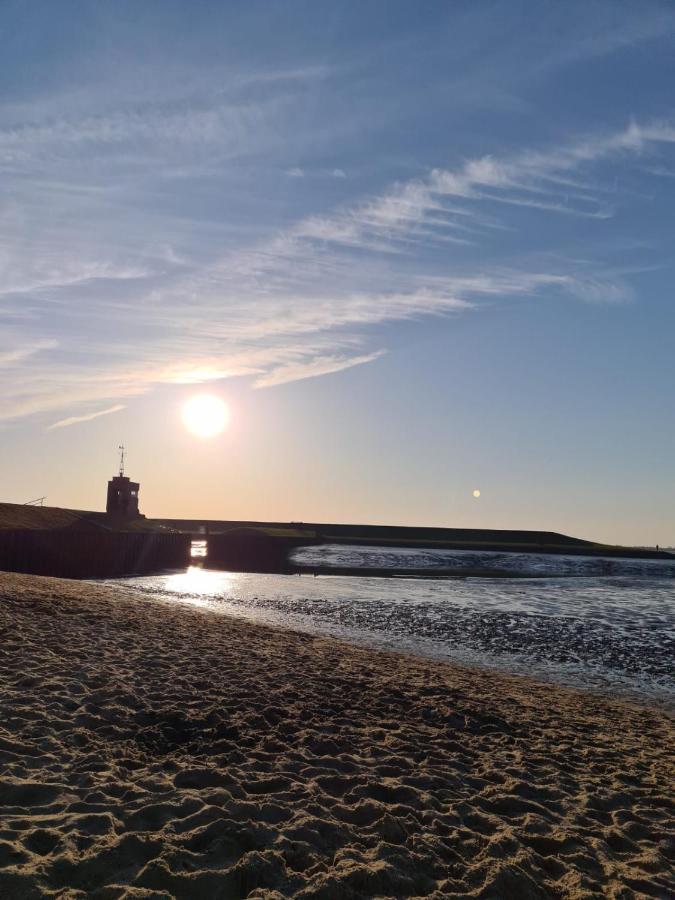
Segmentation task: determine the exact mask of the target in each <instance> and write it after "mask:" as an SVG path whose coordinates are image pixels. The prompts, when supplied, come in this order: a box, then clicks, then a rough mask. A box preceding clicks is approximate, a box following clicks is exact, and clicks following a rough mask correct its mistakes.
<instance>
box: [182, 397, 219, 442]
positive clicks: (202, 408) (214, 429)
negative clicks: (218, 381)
mask: <svg viewBox="0 0 675 900" xmlns="http://www.w3.org/2000/svg"><path fill="white" fill-rule="evenodd" d="M229 421H230V410H229V408H228V406H227V403H225V401H224V400H221V399H220V397H216V396H214V395H213V394H198V395H197V396H196V397H191V398H190V399H189V400H188V401H187V403H185V404H184V405H183V424H184V425H185V427H186V428H187V430H188V431H191V432H192V434H194V435H196V436H197V437H200V438H210V437H215V436H216V435H217V434H220V433H221V432H222V431H224V430H225V428H226V427H227V424H228V422H229Z"/></svg>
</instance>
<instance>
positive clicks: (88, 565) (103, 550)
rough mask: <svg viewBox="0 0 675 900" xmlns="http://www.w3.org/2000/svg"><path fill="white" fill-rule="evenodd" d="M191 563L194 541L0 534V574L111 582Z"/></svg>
mask: <svg viewBox="0 0 675 900" xmlns="http://www.w3.org/2000/svg"><path fill="white" fill-rule="evenodd" d="M189 563H190V536H189V535H185V534H175V533H160V532H152V531H148V532H141V531H138V532H133V531H114V530H109V531H105V530H103V529H101V530H98V531H77V530H70V529H63V530H59V529H57V530H44V531H43V530H39V529H3V530H0V569H2V570H5V571H7V572H24V573H26V574H30V575H51V576H54V577H59V578H113V577H115V576H118V575H133V574H144V573H149V572H157V571H160V570H162V569H175V568H184V567H185V566H187V565H189Z"/></svg>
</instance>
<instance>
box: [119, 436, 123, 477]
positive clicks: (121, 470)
mask: <svg viewBox="0 0 675 900" xmlns="http://www.w3.org/2000/svg"><path fill="white" fill-rule="evenodd" d="M118 449H119V451H120V478H122V476H123V475H124V444H120V445H119V448H118Z"/></svg>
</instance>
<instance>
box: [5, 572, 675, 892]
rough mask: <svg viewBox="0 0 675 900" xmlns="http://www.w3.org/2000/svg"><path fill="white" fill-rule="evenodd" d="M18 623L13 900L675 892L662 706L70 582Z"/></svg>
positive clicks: (24, 581)
mask: <svg viewBox="0 0 675 900" xmlns="http://www.w3.org/2000/svg"><path fill="white" fill-rule="evenodd" d="M0 636H1V637H2V642H1V644H0V690H1V691H2V712H1V715H0V896H2V897H3V898H4V897H17V898H19V897H20V898H32V897H42V896H55V897H62V898H78V897H91V896H93V897H101V898H116V897H129V898H134V897H186V898H187V897H190V898H200V897H204V898H207V897H208V898H230V897H251V898H263V897H265V898H279V897H301V898H324V900H329V898H350V897H351V898H356V897H434V898H441V897H453V896H456V897H468V896H470V897H483V898H504V897H512V898H540V897H541V898H546V897H560V898H564V897H570V898H571V897H591V896H607V897H615V898H630V897H662V898H665V897H667V896H670V895H671V892H672V891H673V890H675V881H673V879H672V878H671V877H670V875H669V873H670V871H671V869H670V866H672V862H673V855H674V849H675V829H674V828H673V806H674V803H673V797H672V749H671V748H672V746H673V733H674V729H673V725H672V721H671V720H670V719H669V718H668V717H667V716H666V715H665V714H664V713H663V712H662V711H659V710H657V709H650V708H649V707H646V706H644V707H641V706H637V705H627V704H620V703H618V702H614V701H611V700H606V699H602V698H600V697H596V696H591V695H586V694H581V693H575V692H573V691H566V690H564V689H558V688H554V687H552V686H550V685H542V684H539V683H537V682H533V681H528V680H525V679H518V678H514V677H511V678H509V677H505V676H498V675H495V674H494V673H486V672H481V671H478V670H476V671H474V670H470V669H464V668H460V667H452V666H449V665H444V664H442V663H435V662H432V661H423V660H415V659H413V658H411V657H405V656H398V655H395V654H387V653H377V652H372V651H365V650H361V649H357V648H354V647H351V646H349V645H347V644H344V643H340V642H337V641H330V640H326V639H321V638H316V637H313V636H311V635H301V634H296V633H293V632H283V631H276V630H274V629H271V628H265V627H261V626H255V625H252V624H250V623H245V622H242V621H240V620H235V619H230V618H228V617H225V616H218V615H213V614H211V613H209V612H206V611H201V610H195V609H189V608H185V607H178V606H171V605H169V604H162V603H161V602H158V601H153V600H147V599H140V598H137V599H134V598H132V597H129V596H128V595H127V596H125V597H124V598H119V597H117V596H116V595H115V592H114V590H113V589H111V588H106V587H96V586H93V585H91V584H79V583H75V582H67V581H58V580H56V579H41V578H32V577H29V576H15V575H0ZM669 779H671V780H669Z"/></svg>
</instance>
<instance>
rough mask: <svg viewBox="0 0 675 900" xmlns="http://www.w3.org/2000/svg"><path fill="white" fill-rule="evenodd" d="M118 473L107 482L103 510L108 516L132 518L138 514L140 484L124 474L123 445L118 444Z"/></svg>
mask: <svg viewBox="0 0 675 900" xmlns="http://www.w3.org/2000/svg"><path fill="white" fill-rule="evenodd" d="M119 449H120V470H119V475H114V476H113V477H112V478H111V479H110V481H109V482H108V497H107V500H106V505H105V511H106V513H108V515H109V516H117V517H119V518H121V519H134V518H136V517H137V516H140V515H141V513H140V512H139V511H138V491H139V488H140V484H139V482H137V481H131V480H130V479H129V478H128V476H126V475H125V474H124V446H123V445H120V448H119Z"/></svg>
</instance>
